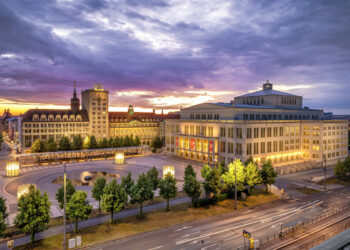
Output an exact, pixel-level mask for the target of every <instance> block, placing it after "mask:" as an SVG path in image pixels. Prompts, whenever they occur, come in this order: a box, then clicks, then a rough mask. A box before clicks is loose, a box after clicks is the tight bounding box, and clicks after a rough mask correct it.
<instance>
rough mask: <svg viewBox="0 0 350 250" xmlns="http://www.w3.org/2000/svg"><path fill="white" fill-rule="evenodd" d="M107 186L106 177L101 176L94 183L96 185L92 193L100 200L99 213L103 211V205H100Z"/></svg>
mask: <svg viewBox="0 0 350 250" xmlns="http://www.w3.org/2000/svg"><path fill="white" fill-rule="evenodd" d="M105 186H106V179H105V178H103V177H101V178H98V179H97V180H96V181H95V183H94V186H93V188H92V190H91V193H92V197H94V198H95V200H97V201H98V211H99V213H101V206H100V201H101V199H102V195H103V190H104V188H105Z"/></svg>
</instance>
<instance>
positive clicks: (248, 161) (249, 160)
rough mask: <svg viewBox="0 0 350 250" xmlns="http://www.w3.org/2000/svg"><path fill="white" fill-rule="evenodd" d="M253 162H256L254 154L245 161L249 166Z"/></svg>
mask: <svg viewBox="0 0 350 250" xmlns="http://www.w3.org/2000/svg"><path fill="white" fill-rule="evenodd" d="M251 162H254V159H253V157H252V156H249V158H248V159H247V160H246V161H245V162H244V166H248V165H249V163H251Z"/></svg>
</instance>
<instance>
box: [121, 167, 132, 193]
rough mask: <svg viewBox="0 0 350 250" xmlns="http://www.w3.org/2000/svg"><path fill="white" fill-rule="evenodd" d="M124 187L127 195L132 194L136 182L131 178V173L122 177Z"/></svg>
mask: <svg viewBox="0 0 350 250" xmlns="http://www.w3.org/2000/svg"><path fill="white" fill-rule="evenodd" d="M121 185H122V187H123V188H124V190H125V192H126V194H127V195H130V194H131V188H132V186H133V185H134V180H133V179H132V178H131V173H130V172H129V173H128V175H127V176H125V177H122V183H121Z"/></svg>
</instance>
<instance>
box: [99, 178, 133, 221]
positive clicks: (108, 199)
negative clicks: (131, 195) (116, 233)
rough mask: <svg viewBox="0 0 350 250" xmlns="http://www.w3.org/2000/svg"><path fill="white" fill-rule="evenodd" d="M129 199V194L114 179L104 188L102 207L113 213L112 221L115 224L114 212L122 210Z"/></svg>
mask: <svg viewBox="0 0 350 250" xmlns="http://www.w3.org/2000/svg"><path fill="white" fill-rule="evenodd" d="M127 201H128V196H127V194H126V192H125V190H124V188H123V187H122V185H119V184H118V183H117V181H116V180H115V179H114V180H112V181H111V182H110V183H109V184H108V185H107V186H106V187H105V188H104V189H103V195H102V208H103V209H104V210H105V211H106V212H109V213H110V214H111V223H112V224H113V214H114V213H119V212H120V211H122V210H123V209H124V208H125V206H126V203H127Z"/></svg>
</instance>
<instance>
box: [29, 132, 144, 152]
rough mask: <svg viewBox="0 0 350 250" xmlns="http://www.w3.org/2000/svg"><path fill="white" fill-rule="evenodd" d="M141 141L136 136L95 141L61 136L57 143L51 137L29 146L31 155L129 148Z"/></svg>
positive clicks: (78, 136)
mask: <svg viewBox="0 0 350 250" xmlns="http://www.w3.org/2000/svg"><path fill="white" fill-rule="evenodd" d="M140 145H141V141H140V138H139V137H138V136H136V137H135V138H134V137H133V135H131V136H128V135H127V136H125V137H118V136H117V137H115V138H112V137H111V138H109V139H107V138H103V139H100V140H96V137H95V136H93V135H92V136H89V137H87V138H86V139H85V141H83V138H82V137H81V135H76V136H74V138H73V140H72V141H70V140H69V138H68V137H67V136H63V137H62V138H61V139H60V141H59V142H58V143H56V141H55V140H54V138H53V137H50V138H49V139H48V140H47V141H42V140H40V139H37V140H36V141H35V142H34V143H33V145H32V146H31V151H32V152H33V153H40V152H55V151H68V150H81V149H96V148H117V147H130V146H140Z"/></svg>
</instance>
